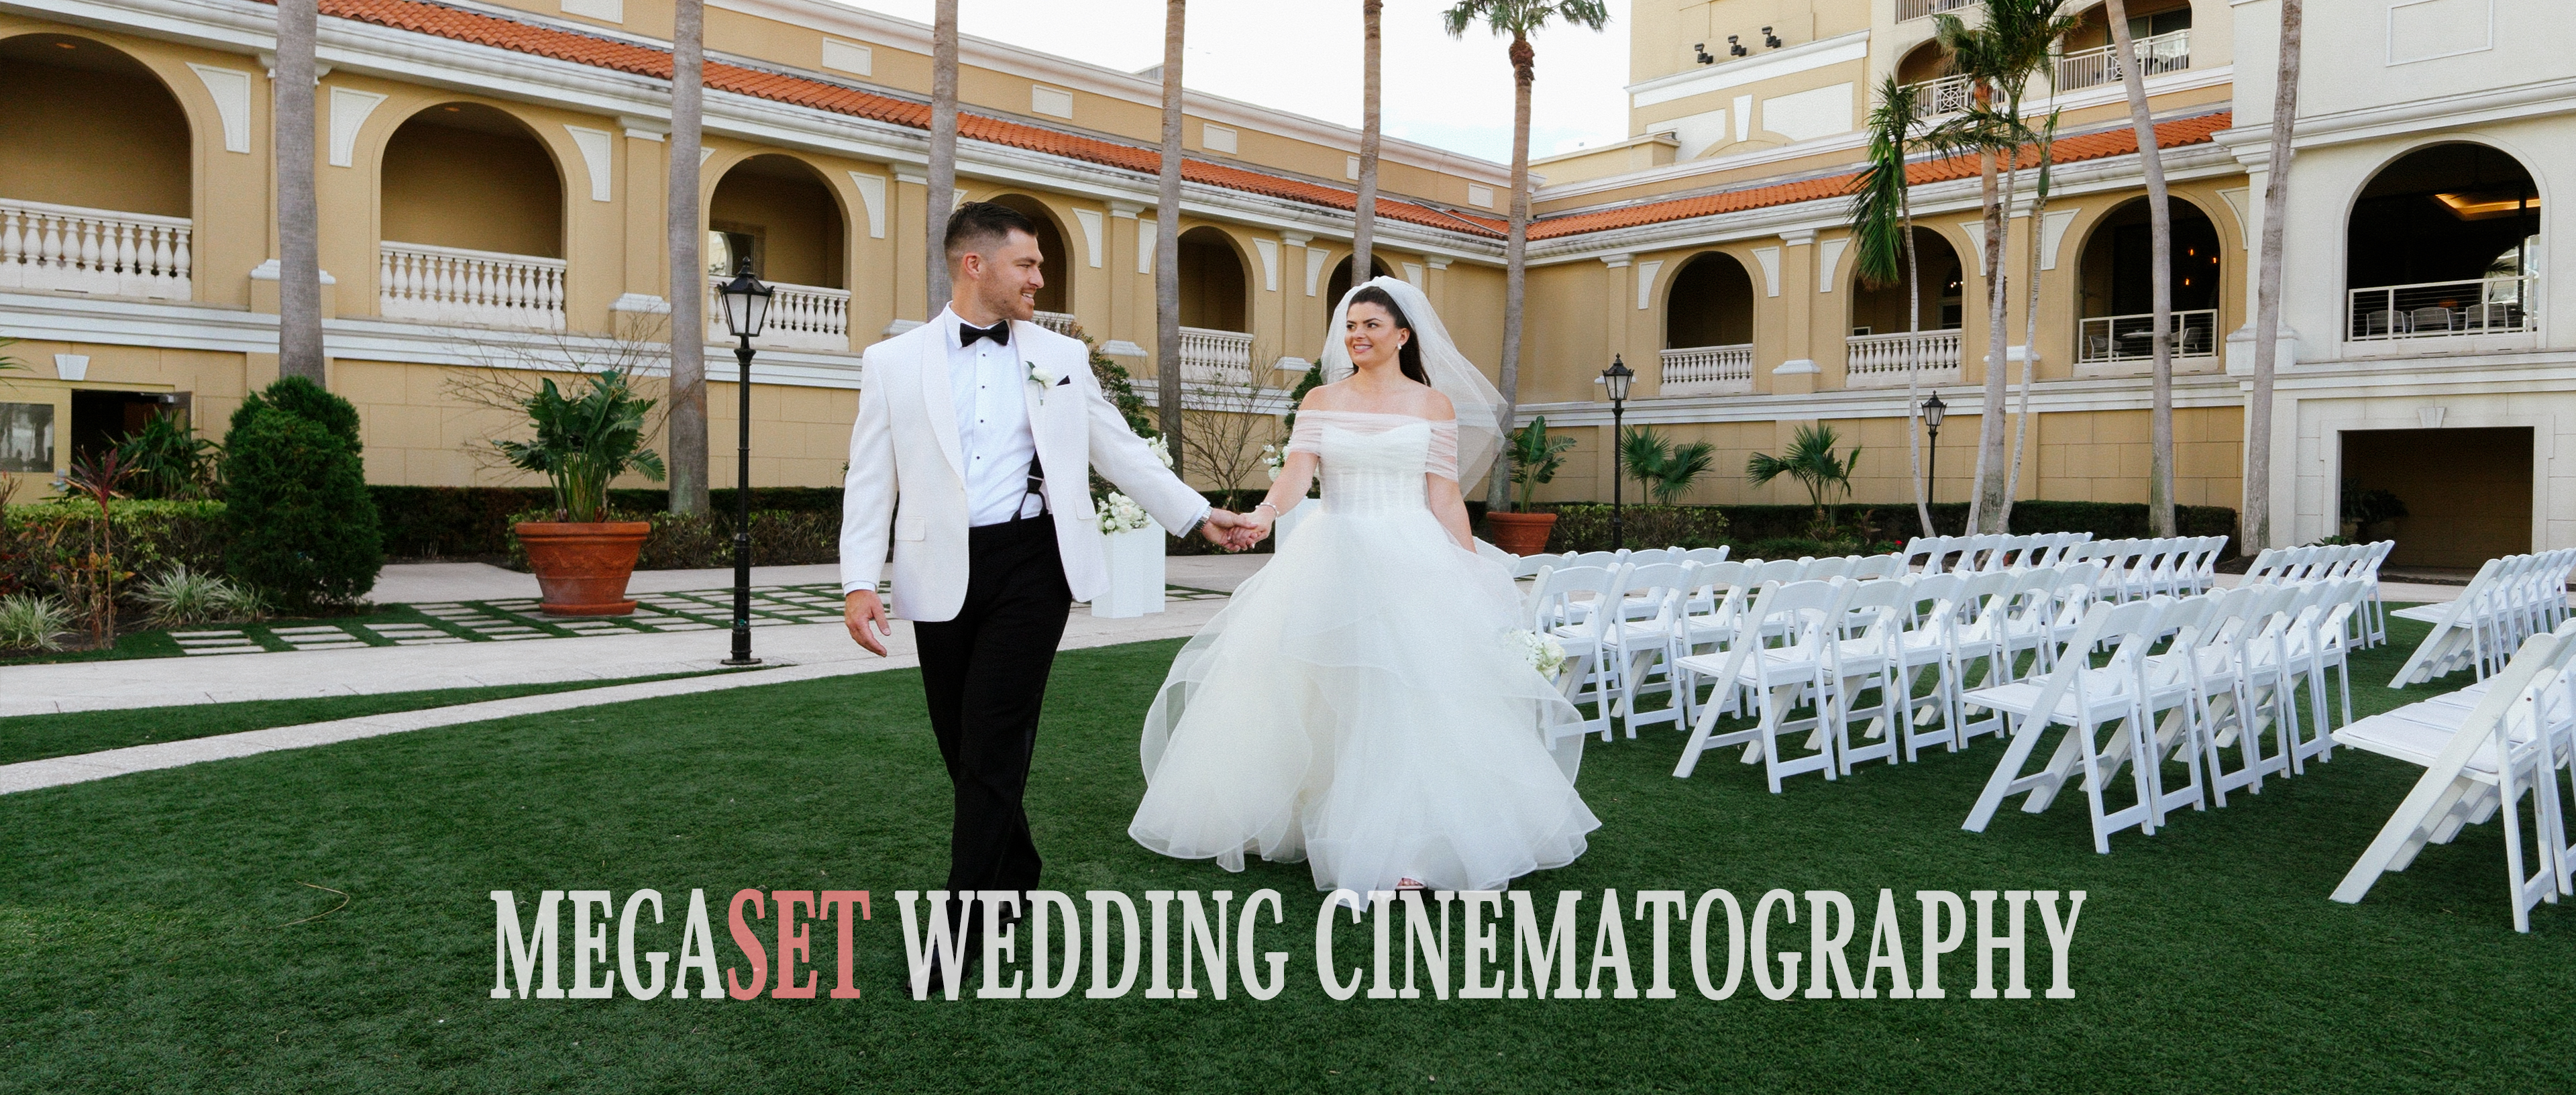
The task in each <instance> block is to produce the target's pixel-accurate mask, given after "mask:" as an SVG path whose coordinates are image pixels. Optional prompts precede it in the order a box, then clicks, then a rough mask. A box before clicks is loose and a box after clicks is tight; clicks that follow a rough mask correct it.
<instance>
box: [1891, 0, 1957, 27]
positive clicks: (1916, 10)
mask: <svg viewBox="0 0 2576 1095" xmlns="http://www.w3.org/2000/svg"><path fill="white" fill-rule="evenodd" d="M1976 2H1977V0H1896V21H1897V22H1900V23H1902V22H1904V21H1906V20H1908V19H1925V18H1929V17H1931V16H1933V15H1935V14H1938V13H1940V12H1945V11H1957V10H1959V9H1960V8H1964V7H1968V6H1970V5H1972V4H1975V3H1976Z"/></svg>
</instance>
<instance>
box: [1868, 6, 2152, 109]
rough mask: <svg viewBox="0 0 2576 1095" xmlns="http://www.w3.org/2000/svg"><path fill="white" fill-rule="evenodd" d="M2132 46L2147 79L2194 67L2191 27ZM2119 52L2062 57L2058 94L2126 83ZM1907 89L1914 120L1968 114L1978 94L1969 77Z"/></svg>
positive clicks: (2041, 90)
mask: <svg viewBox="0 0 2576 1095" xmlns="http://www.w3.org/2000/svg"><path fill="white" fill-rule="evenodd" d="M1936 10H1938V9H1936ZM1925 14H1930V13H1929V12H1926V13H1925ZM2129 45H2130V47H2131V49H2132V51H2133V53H2132V55H2133V56H2136V57H2137V58H2139V61H2140V63H2141V64H2142V65H2143V67H2142V68H2141V69H2140V70H2139V71H2140V74H2141V75H2143V76H2161V75H2164V74H2165V73H2168V72H2178V71H2181V70H2183V69H2187V68H2190V67H2191V30H2190V28H2188V27H2186V28H2184V29H2182V30H2176V31H2167V32H2165V33H2163V34H2158V35H2155V36H2153V37H2149V38H2140V39H2137V40H2135V41H2132V42H2130V43H2129ZM2119 52H2120V51H2119V47H2118V46H2115V45H2114V46H2101V47H2097V48H2094V49H2087V50H2078V51H2076V52H2074V53H2069V54H2066V55H2065V56H2062V57H2059V58H2058V59H2057V60H2056V61H2055V62H2054V63H2055V64H2056V66H2057V90H2058V91H2060V92H2067V91H2077V90H2081V89H2083V88H2088V87H2099V86H2101V85H2103V84H2115V83H2118V82H2120V81H2121V80H2124V79H2126V78H2127V77H2126V76H2125V75H2123V74H2122V72H2121V71H2120V59H2119V56H2118V54H2119ZM2032 85H2033V86H2032V87H2031V89H2030V93H2031V94H2033V95H2041V94H2046V93H2047V90H2048V89H2047V88H2045V87H2041V86H2038V85H2039V81H2038V80H2036V79H2034V80H2033V81H2032ZM1907 86H1909V87H1911V88H1913V89H1914V116H1915V117H1917V118H1937V117H1940V116H1942V115H1944V114H1955V113H1958V112H1959V111H1962V110H1966V109H1968V107H1969V106H1971V105H1972V102H1971V100H1972V97H1973V95H1974V91H1975V87H1974V85H1973V84H1972V83H1971V82H1970V81H1969V79H1968V78H1967V77H1965V76H1943V77H1941V78H1939V79H1936V80H1925V81H1923V82H1921V83H1917V84H1909V85H1907Z"/></svg>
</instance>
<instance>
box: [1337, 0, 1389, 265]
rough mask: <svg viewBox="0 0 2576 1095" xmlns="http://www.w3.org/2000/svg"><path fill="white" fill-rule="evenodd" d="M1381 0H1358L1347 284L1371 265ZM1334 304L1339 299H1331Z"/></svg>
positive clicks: (1374, 207)
mask: <svg viewBox="0 0 2576 1095" xmlns="http://www.w3.org/2000/svg"><path fill="white" fill-rule="evenodd" d="M1384 5H1385V0H1360V42H1361V46H1360V69H1361V73H1360V192H1359V198H1358V200H1357V201H1356V202H1355V203H1354V204H1353V205H1352V218H1351V284H1353V285H1357V284H1359V283H1361V282H1364V281H1367V280H1368V279H1369V272H1370V271H1371V270H1373V269H1375V266H1374V265H1373V261H1374V256H1372V255H1371V254H1370V252H1371V251H1372V250H1374V244H1375V243H1376V239H1375V237H1376V236H1377V151H1378V12H1379V9H1380V8H1382V7H1383V6H1384ZM1333 303H1334V304H1336V305H1338V304H1340V303H1341V302H1340V301H1334V302H1333Z"/></svg>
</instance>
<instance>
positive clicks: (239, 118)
mask: <svg viewBox="0 0 2576 1095" xmlns="http://www.w3.org/2000/svg"><path fill="white" fill-rule="evenodd" d="M188 68H189V69H190V70H191V71H194V72H195V73H196V74H197V79H199V80H203V81H205V84H206V94H208V95H211V96H213V97H214V100H215V116H216V117H218V118H221V119H223V122H224V151H226V152H249V151H250V73H247V72H243V71H242V70H240V69H237V68H216V67H215V66H213V65H200V64H197V63H195V62H190V63H189V65H188ZM380 97H381V96H380Z"/></svg>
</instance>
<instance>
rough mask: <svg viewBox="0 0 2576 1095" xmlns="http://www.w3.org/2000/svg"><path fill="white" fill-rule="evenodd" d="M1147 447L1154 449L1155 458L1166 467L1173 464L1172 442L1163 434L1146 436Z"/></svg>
mask: <svg viewBox="0 0 2576 1095" xmlns="http://www.w3.org/2000/svg"><path fill="white" fill-rule="evenodd" d="M1145 447H1146V448H1149V449H1152V450H1154V459H1156V460H1160V461H1162V462H1163V466H1164V467H1166V468H1168V467H1171V466H1172V443H1171V442H1170V441H1168V440H1166V439H1164V437H1163V435H1161V434H1155V435H1154V436H1152V437H1148V438H1146V439H1145ZM1113 497H1117V496H1113Z"/></svg>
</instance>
